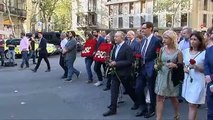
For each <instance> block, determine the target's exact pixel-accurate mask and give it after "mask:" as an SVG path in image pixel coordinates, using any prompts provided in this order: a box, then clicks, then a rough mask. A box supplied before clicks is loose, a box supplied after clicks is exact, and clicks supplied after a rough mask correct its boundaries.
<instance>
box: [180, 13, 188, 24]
mask: <svg viewBox="0 0 213 120" xmlns="http://www.w3.org/2000/svg"><path fill="white" fill-rule="evenodd" d="M181 26H187V13H184V14H181Z"/></svg>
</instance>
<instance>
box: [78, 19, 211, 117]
mask: <svg viewBox="0 0 213 120" xmlns="http://www.w3.org/2000/svg"><path fill="white" fill-rule="evenodd" d="M97 33H98V32H97V31H96V30H94V31H92V32H91V33H87V38H88V39H87V41H86V43H85V46H84V49H83V51H82V53H81V56H82V57H85V65H86V70H87V74H88V81H87V83H93V74H92V69H91V66H92V63H93V62H94V71H95V73H96V75H97V78H98V82H96V83H95V84H94V85H95V86H100V85H102V84H103V82H102V81H103V76H106V77H107V84H106V88H105V89H104V90H111V104H110V105H109V106H108V108H109V111H107V112H105V113H104V114H103V116H110V115H114V114H116V113H117V104H118V101H119V100H118V98H119V94H122V93H120V92H119V91H120V90H122V89H123V90H124V93H126V94H128V95H129V96H130V98H131V100H132V101H133V103H134V104H133V107H132V108H131V109H132V110H136V109H139V111H138V112H137V113H136V116H137V117H139V116H144V117H145V118H150V117H152V116H154V115H155V114H156V117H157V118H156V119H157V120H162V116H163V109H164V101H165V99H167V98H169V99H170V100H171V102H172V105H173V108H174V119H175V120H179V119H180V116H181V115H180V110H179V106H180V102H182V101H186V102H187V103H188V105H189V111H188V119H189V120H195V119H196V117H197V116H196V115H197V111H198V108H199V105H202V104H205V103H206V101H207V107H208V113H207V114H208V115H207V119H208V120H212V119H213V96H212V95H213V57H212V56H211V55H210V54H211V52H213V51H212V50H213V46H212V45H213V27H211V28H209V29H208V31H206V33H203V32H199V31H192V28H190V27H183V28H182V30H181V32H180V33H179V32H176V31H174V30H172V29H170V30H166V31H165V32H164V33H163V34H162V36H160V35H159V34H157V31H154V27H153V24H152V23H151V22H145V23H143V24H142V25H141V28H140V30H138V31H136V32H134V31H132V30H130V31H128V32H127V33H126V34H125V33H124V32H122V31H116V32H111V33H109V34H107V35H106V34H101V33H100V34H97ZM109 44H111V45H112V47H107V46H108V45H109ZM103 46H105V49H103V48H104V47H103ZM108 49H110V52H107V51H108ZM102 66H103V71H102ZM102 73H106V75H103V74H102ZM77 75H78V74H77ZM121 84H122V86H123V87H122V86H121ZM147 97H148V100H149V101H148V102H147Z"/></svg>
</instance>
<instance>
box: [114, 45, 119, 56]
mask: <svg viewBox="0 0 213 120" xmlns="http://www.w3.org/2000/svg"><path fill="white" fill-rule="evenodd" d="M119 49H120V45H117V47H116V50H115V59H116V58H117V55H118V51H119Z"/></svg>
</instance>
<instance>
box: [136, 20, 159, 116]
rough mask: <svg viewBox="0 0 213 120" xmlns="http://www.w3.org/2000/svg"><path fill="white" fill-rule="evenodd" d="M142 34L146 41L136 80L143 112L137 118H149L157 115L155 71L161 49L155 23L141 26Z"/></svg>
mask: <svg viewBox="0 0 213 120" xmlns="http://www.w3.org/2000/svg"><path fill="white" fill-rule="evenodd" d="M141 32H142V34H143V35H144V39H143V40H142V41H141V47H140V49H141V52H140V53H141V67H140V72H139V76H138V78H137V79H136V94H137V98H138V103H137V104H139V105H140V107H141V110H140V111H139V112H138V113H137V114H136V117H139V116H144V117H145V118H149V117H152V116H154V115H155V104H156V94H155V92H154V90H155V79H156V71H155V70H154V63H155V59H156V58H157V53H156V49H157V48H160V47H161V46H160V41H159V40H158V38H157V37H155V36H154V35H153V23H151V22H145V23H143V24H142V26H141ZM146 87H147V88H148V92H149V94H150V104H147V103H146V97H145V93H144V91H145V88H146Z"/></svg>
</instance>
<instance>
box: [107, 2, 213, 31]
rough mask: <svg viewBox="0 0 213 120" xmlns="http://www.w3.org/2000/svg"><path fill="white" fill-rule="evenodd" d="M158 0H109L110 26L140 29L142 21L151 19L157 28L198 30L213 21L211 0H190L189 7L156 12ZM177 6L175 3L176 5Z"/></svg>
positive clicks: (113, 27) (112, 27)
mask: <svg viewBox="0 0 213 120" xmlns="http://www.w3.org/2000/svg"><path fill="white" fill-rule="evenodd" d="M156 1H157V0H107V4H106V6H107V7H108V9H109V28H111V29H138V28H139V27H140V25H141V23H143V22H145V21H151V22H153V23H154V26H155V27H157V28H163V29H167V28H170V27H172V26H173V27H182V26H190V27H192V28H194V29H196V30H200V29H202V26H203V27H205V26H206V27H209V26H211V25H212V23H213V3H212V2H211V1H210V0H189V1H188V7H187V9H184V10H183V9H181V6H180V7H178V9H177V13H176V14H175V18H174V19H173V17H174V15H172V14H174V12H173V13H171V12H170V11H164V12H159V13H156V12H155V10H154V9H155V4H156ZM174 6H175V5H174Z"/></svg>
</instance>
